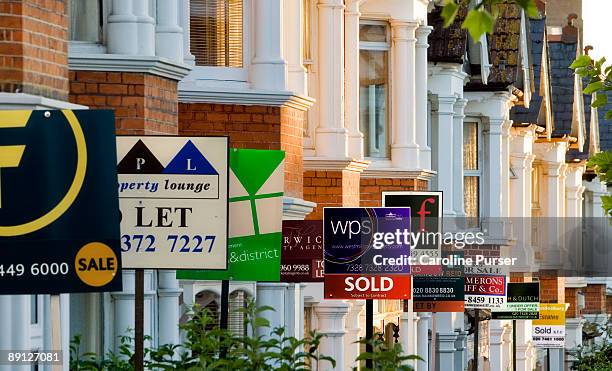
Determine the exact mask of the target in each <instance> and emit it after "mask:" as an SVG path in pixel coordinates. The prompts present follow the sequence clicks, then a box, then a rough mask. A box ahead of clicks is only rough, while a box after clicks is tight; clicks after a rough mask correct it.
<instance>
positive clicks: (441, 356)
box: [434, 313, 457, 370]
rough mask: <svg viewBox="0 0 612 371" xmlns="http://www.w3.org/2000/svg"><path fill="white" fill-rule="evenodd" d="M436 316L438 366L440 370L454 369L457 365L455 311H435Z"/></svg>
mask: <svg viewBox="0 0 612 371" xmlns="http://www.w3.org/2000/svg"><path fill="white" fill-rule="evenodd" d="M434 315H435V316H436V339H437V345H436V367H437V369H438V370H452V369H453V367H454V366H455V352H456V349H455V341H457V333H456V332H455V330H454V326H453V324H454V318H453V317H454V313H435V314H434Z"/></svg>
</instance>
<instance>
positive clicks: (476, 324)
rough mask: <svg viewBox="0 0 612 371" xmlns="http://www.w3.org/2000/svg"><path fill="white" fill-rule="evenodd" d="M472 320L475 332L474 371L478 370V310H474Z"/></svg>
mask: <svg viewBox="0 0 612 371" xmlns="http://www.w3.org/2000/svg"><path fill="white" fill-rule="evenodd" d="M474 317H475V318H476V319H475V320H474V323H475V330H474V371H476V370H478V346H479V344H478V342H479V339H478V335H479V333H480V328H479V327H480V309H474Z"/></svg>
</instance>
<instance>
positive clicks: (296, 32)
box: [285, 0, 307, 95]
mask: <svg viewBox="0 0 612 371" xmlns="http://www.w3.org/2000/svg"><path fill="white" fill-rule="evenodd" d="M304 1H306V0H290V1H285V9H286V15H285V51H286V56H287V74H288V80H287V85H288V89H289V90H290V91H292V92H294V93H295V94H300V95H306V86H307V83H306V78H307V76H306V68H305V67H304V63H303V54H302V50H303V49H304V45H303V44H304V42H303V41H304V38H303V37H302V30H303V29H304V28H303V25H304V22H305V21H307V20H305V19H304V12H303V9H304V8H303V2H304Z"/></svg>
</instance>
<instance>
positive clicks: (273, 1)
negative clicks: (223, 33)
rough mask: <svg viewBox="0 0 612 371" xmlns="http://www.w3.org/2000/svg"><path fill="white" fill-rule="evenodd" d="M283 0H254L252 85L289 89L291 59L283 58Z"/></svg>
mask: <svg viewBox="0 0 612 371" xmlns="http://www.w3.org/2000/svg"><path fill="white" fill-rule="evenodd" d="M283 4H284V1H283V0H254V1H253V10H254V12H253V13H254V14H253V15H254V16H253V21H254V27H253V30H254V34H255V37H254V39H253V42H254V43H253V44H254V53H253V54H254V57H253V60H252V61H251V73H250V76H249V77H250V81H251V87H252V88H254V89H263V90H287V61H285V59H284V57H283V35H284V34H285V31H284V29H283Z"/></svg>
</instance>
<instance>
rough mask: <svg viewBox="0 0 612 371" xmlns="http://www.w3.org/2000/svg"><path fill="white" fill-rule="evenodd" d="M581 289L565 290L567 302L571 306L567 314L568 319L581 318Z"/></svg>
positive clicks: (570, 288)
mask: <svg viewBox="0 0 612 371" xmlns="http://www.w3.org/2000/svg"><path fill="white" fill-rule="evenodd" d="M579 290H580V289H578V288H574V287H566V288H565V302H566V303H567V304H569V308H567V311H566V312H565V317H567V318H577V317H580V311H579V310H578V291H579Z"/></svg>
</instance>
